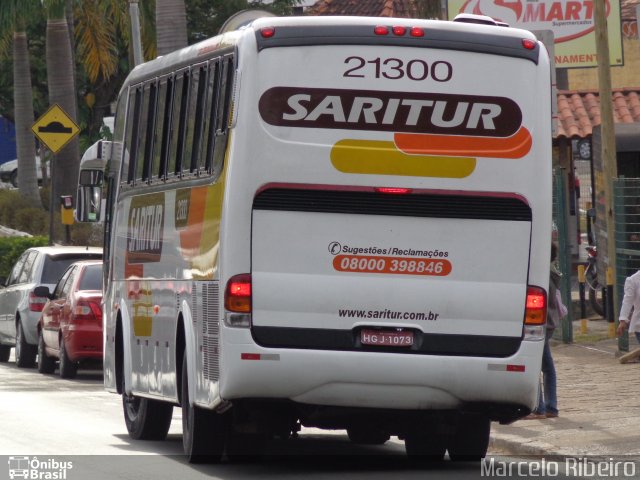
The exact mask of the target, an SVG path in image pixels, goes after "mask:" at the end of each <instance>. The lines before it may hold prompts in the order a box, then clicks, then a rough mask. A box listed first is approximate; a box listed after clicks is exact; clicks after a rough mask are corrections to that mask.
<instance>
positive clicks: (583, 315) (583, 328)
mask: <svg viewBox="0 0 640 480" xmlns="http://www.w3.org/2000/svg"><path fill="white" fill-rule="evenodd" d="M584 284H585V275H584V265H578V292H579V294H580V333H581V334H582V335H585V334H586V333H587V331H588V328H587V301H586V296H585V285H584Z"/></svg>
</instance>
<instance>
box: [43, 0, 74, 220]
mask: <svg viewBox="0 0 640 480" xmlns="http://www.w3.org/2000/svg"><path fill="white" fill-rule="evenodd" d="M65 5H66V2H65V0H45V6H46V8H47V35H46V46H47V50H46V59H47V83H48V85H49V103H50V104H51V105H53V104H58V105H59V106H60V107H61V108H62V109H63V110H64V111H65V112H66V114H67V115H69V117H71V118H72V119H73V120H74V121H77V101H76V88H75V84H74V65H73V56H72V52H71V40H70V39H69V29H68V26H67V19H66V16H65ZM79 166H80V148H79V144H78V137H75V138H74V139H72V140H71V141H70V142H69V143H68V144H67V145H66V146H65V147H63V148H62V149H61V150H60V151H59V152H58V153H57V154H56V156H55V158H54V160H53V162H52V168H51V176H52V178H51V179H52V183H51V185H52V189H53V195H52V198H53V199H54V205H57V200H58V198H60V195H75V192H76V186H77V183H78V170H79ZM54 205H52V206H51V207H52V208H53V207H54Z"/></svg>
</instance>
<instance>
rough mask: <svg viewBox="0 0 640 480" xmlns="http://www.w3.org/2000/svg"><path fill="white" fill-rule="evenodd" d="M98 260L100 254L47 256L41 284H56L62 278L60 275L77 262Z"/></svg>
mask: <svg viewBox="0 0 640 480" xmlns="http://www.w3.org/2000/svg"><path fill="white" fill-rule="evenodd" d="M93 258H95V259H100V258H102V256H101V255H100V254H90V253H86V254H81V255H79V254H71V255H56V256H55V257H51V256H49V255H47V256H46V257H45V259H44V267H43V269H42V279H41V280H40V281H41V283H58V280H60V278H61V277H62V274H63V273H64V271H65V270H66V269H67V267H68V266H69V265H71V264H72V263H74V262H77V261H78V260H88V259H93Z"/></svg>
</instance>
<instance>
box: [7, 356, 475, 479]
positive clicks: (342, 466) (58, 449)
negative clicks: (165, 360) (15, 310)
mask: <svg viewBox="0 0 640 480" xmlns="http://www.w3.org/2000/svg"><path fill="white" fill-rule="evenodd" d="M12 360H13V359H11V362H10V363H4V364H0V480H4V479H5V478H7V479H8V478H9V473H10V470H9V469H10V468H11V467H16V466H17V465H18V464H19V460H18V459H19V458H24V457H28V459H29V460H28V461H29V462H34V461H35V462H36V463H35V464H34V465H36V466H38V465H39V464H41V466H40V470H41V471H44V472H45V473H47V474H49V476H48V477H47V476H44V477H41V478H52V477H51V476H50V475H51V474H52V472H53V470H56V469H57V471H58V472H62V470H65V471H64V476H62V474H59V475H60V476H58V477H53V478H60V479H62V480H76V479H77V480H80V479H87V478H91V479H92V480H93V479H96V480H102V479H109V480H112V479H114V478H122V479H145V480H146V479H151V478H152V479H154V480H163V479H172V480H173V479H199V478H203V479H204V478H208V479H211V478H214V479H218V478H219V479H236V478H249V477H251V478H254V479H255V478H278V479H281V478H284V479H287V478H296V479H299V478H300V477H301V476H304V477H305V480H306V479H325V478H326V479H337V478H345V477H348V478H349V479H351V478H354V479H358V478H367V479H382V478H385V479H386V478H403V479H404V478H409V479H411V478H416V479H417V478H420V479H424V478H425V471H424V469H421V468H417V467H415V466H413V465H410V464H409V463H408V461H407V459H406V456H405V453H404V444H403V442H401V441H398V440H397V439H395V438H394V439H392V440H390V441H389V442H387V443H386V444H385V445H383V446H374V447H371V446H357V445H353V444H351V443H350V442H349V440H348V438H347V436H346V434H345V432H344V431H336V432H326V431H321V430H316V429H303V431H302V432H301V433H300V435H299V437H298V438H295V439H290V440H288V441H274V442H273V443H272V444H271V445H270V446H269V448H268V451H267V455H266V456H265V458H264V460H262V461H260V462H256V463H253V464H229V463H223V464H221V465H189V464H188V463H187V462H186V461H185V460H184V457H183V456H182V430H181V415H180V410H179V409H177V408H176V409H174V418H173V423H172V426H171V430H170V432H169V436H168V439H167V440H166V441H164V442H148V441H135V440H131V439H130V438H129V436H128V434H127V431H126V428H125V424H124V420H123V415H122V406H121V400H120V397H119V396H117V395H113V394H110V393H107V392H106V391H104V389H103V386H102V371H101V370H79V372H78V377H77V378H76V379H73V380H62V379H60V378H59V376H58V375H57V371H56V374H53V375H42V374H40V373H38V372H37V370H35V369H19V368H17V367H16V366H15V364H14V363H13V361H12ZM5 459H6V460H5ZM34 459H36V460H34ZM65 462H71V465H72V468H70V469H68V470H66V469H61V468H59V466H60V465H63V466H64V465H65ZM51 468H53V470H51ZM16 471H17V470H15V469H14V470H13V471H12V473H14V474H16ZM429 472H430V474H435V473H436V472H438V474H439V475H438V476H437V478H440V477H441V476H446V477H449V476H451V478H455V479H458V478H461V479H464V478H478V477H479V476H480V467H479V465H478V464H477V463H471V464H464V463H453V462H448V461H447V462H444V463H443V464H441V465H439V466H437V467H432V468H429ZM29 478H31V477H29Z"/></svg>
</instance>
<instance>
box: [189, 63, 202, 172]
mask: <svg viewBox="0 0 640 480" xmlns="http://www.w3.org/2000/svg"><path fill="white" fill-rule="evenodd" d="M206 87H207V67H206V65H202V66H200V67H196V69H195V70H194V71H193V74H192V78H191V95H190V97H189V98H190V101H189V117H190V118H189V129H188V130H187V132H188V133H187V148H191V155H190V156H186V157H185V158H186V159H187V160H189V161H190V168H189V170H190V171H191V172H192V173H198V164H199V163H201V162H199V159H200V157H201V150H202V126H203V123H204V119H203V116H204V107H205V94H206ZM196 92H197V93H196Z"/></svg>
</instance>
